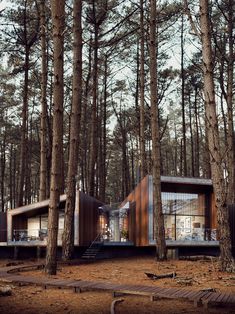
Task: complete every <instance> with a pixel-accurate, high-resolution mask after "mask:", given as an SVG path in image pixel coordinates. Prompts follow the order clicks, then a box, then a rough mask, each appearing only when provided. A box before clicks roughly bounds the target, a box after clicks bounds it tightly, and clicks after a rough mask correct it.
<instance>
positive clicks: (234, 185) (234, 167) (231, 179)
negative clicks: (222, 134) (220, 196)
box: [226, 0, 235, 204]
mask: <svg viewBox="0 0 235 314" xmlns="http://www.w3.org/2000/svg"><path fill="white" fill-rule="evenodd" d="M228 4H229V12H228V37H229V39H228V40H229V48H228V49H229V50H228V53H229V56H228V82H227V95H226V96H227V97H226V102H227V108H228V136H227V140H228V203H229V204H234V203H235V148H234V144H235V141H234V140H235V139H234V123H233V83H234V78H233V77H234V75H233V72H234V48H233V47H234V35H233V24H234V22H233V21H234V0H229V1H228Z"/></svg>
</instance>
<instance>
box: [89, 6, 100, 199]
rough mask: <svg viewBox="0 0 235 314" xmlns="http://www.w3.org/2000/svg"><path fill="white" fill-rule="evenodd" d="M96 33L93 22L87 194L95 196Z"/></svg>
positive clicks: (96, 26)
mask: <svg viewBox="0 0 235 314" xmlns="http://www.w3.org/2000/svg"><path fill="white" fill-rule="evenodd" d="M95 6H96V5H95V0H93V16H94V17H95V16H96V8H95ZM98 32H99V27H98V24H97V22H96V21H94V61H93V87H92V90H93V93H92V113H91V143H90V160H89V194H90V195H91V196H94V195H95V164H96V159H97V134H96V132H97V88H98V86H97V85H98Z"/></svg>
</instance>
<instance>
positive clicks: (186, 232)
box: [165, 228, 218, 241]
mask: <svg viewBox="0 0 235 314" xmlns="http://www.w3.org/2000/svg"><path fill="white" fill-rule="evenodd" d="M165 235H166V240H172V241H175V240H177V241H217V240H218V236H217V230H216V229H210V228H176V229H174V228H166V229H165Z"/></svg>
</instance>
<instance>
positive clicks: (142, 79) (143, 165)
mask: <svg viewBox="0 0 235 314" xmlns="http://www.w3.org/2000/svg"><path fill="white" fill-rule="evenodd" d="M143 6H144V5H143V0H140V32H141V34H140V36H141V38H140V177H141V179H143V178H144V177H145V176H146V174H147V171H146V154H145V132H144V131H145V106H144V90H145V88H144V82H145V71H144V62H145V56H144V38H145V36H144V35H145V32H144V7H143Z"/></svg>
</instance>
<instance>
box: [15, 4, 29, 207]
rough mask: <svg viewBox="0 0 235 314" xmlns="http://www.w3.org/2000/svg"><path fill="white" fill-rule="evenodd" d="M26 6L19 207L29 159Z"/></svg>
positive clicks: (21, 202) (22, 198)
mask: <svg viewBox="0 0 235 314" xmlns="http://www.w3.org/2000/svg"><path fill="white" fill-rule="evenodd" d="M26 15H27V13H26V8H25V10H24V52H25V61H24V90H23V108H22V126H21V141H20V169H19V183H18V193H17V194H18V195H17V207H19V206H22V205H23V203H24V201H23V200H24V184H25V169H26V162H27V161H26V160H27V147H28V89H29V86H28V85H29V53H30V49H29V46H28V43H27V38H28V35H27V17H26Z"/></svg>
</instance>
